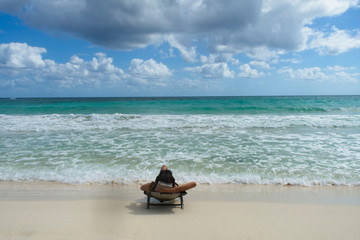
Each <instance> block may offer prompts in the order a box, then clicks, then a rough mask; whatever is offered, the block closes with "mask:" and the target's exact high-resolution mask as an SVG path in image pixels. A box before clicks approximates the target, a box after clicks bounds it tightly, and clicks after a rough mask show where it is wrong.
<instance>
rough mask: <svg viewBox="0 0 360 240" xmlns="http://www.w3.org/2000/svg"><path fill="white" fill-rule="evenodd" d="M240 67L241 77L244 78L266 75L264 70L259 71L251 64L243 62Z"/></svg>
mask: <svg viewBox="0 0 360 240" xmlns="http://www.w3.org/2000/svg"><path fill="white" fill-rule="evenodd" d="M239 68H240V73H239V77H242V78H258V77H263V76H265V73H264V72H258V70H256V69H253V68H251V66H250V65H249V64H243V65H241V66H240V67H239Z"/></svg>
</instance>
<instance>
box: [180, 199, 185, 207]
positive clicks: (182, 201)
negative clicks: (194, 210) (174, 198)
mask: <svg viewBox="0 0 360 240" xmlns="http://www.w3.org/2000/svg"><path fill="white" fill-rule="evenodd" d="M180 201H181V209H184V199H183V196H180Z"/></svg>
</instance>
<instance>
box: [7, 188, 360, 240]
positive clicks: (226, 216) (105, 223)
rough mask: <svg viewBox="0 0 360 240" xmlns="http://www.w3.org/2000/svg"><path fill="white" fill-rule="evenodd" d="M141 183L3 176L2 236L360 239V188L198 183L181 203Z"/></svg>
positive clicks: (20, 237)
mask: <svg viewBox="0 0 360 240" xmlns="http://www.w3.org/2000/svg"><path fill="white" fill-rule="evenodd" d="M139 186H140V184H139V185H136V184H132V185H116V184H114V185H67V184H57V183H15V182H1V183H0V193H1V194H0V213H1V214H0V239H2V240H10V239H11V240H13V239H14V240H15V239H16V240H17V239H36V240H43V239H44V240H45V239H46V240H48V239H70V240H71V239H74V240H75V239H76V240H81V239H86V240H88V239H124V240H125V239H141V240H145V239H156V240H161V239H270V240H271V239H277V240H279V239H280V240H281V239H284V240H285V239H327V240H329V239H336V240H338V239H342V240H345V239H348V240H350V239H353V240H356V239H360V227H359V226H360V188H359V187H324V186H323V187H295V186H291V187H285V186H267V185H232V184H229V185H199V186H197V187H196V188H195V189H192V190H190V191H188V195H187V196H185V208H184V209H183V210H182V209H180V208H172V207H158V206H151V208H150V209H149V210H148V209H146V198H145V195H143V194H142V192H141V191H139Z"/></svg>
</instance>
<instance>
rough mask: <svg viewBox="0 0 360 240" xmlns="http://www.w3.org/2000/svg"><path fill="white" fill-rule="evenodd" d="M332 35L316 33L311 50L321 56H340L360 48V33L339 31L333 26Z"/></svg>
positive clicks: (311, 43)
mask: <svg viewBox="0 0 360 240" xmlns="http://www.w3.org/2000/svg"><path fill="white" fill-rule="evenodd" d="M332 31H333V32H331V33H329V34H324V33H322V32H314V33H313V36H314V39H313V40H311V41H310V48H312V49H315V50H316V51H317V52H319V53H320V54H321V55H327V54H330V55H338V54H340V53H343V52H346V51H348V50H350V49H353V48H360V32H355V33H352V32H350V31H345V30H339V29H338V28H336V27H335V26H333V28H332Z"/></svg>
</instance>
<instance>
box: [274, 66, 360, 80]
mask: <svg viewBox="0 0 360 240" xmlns="http://www.w3.org/2000/svg"><path fill="white" fill-rule="evenodd" d="M354 69H355V68H352V67H350V68H349V67H341V66H328V67H326V68H325V69H321V68H320V67H310V68H300V69H296V70H294V69H292V68H290V67H284V68H282V69H280V70H278V73H280V74H285V75H288V76H289V77H290V78H292V79H296V80H311V81H320V82H323V81H331V82H358V81H359V76H360V74H359V73H358V72H354V71H353V70H354Z"/></svg>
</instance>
